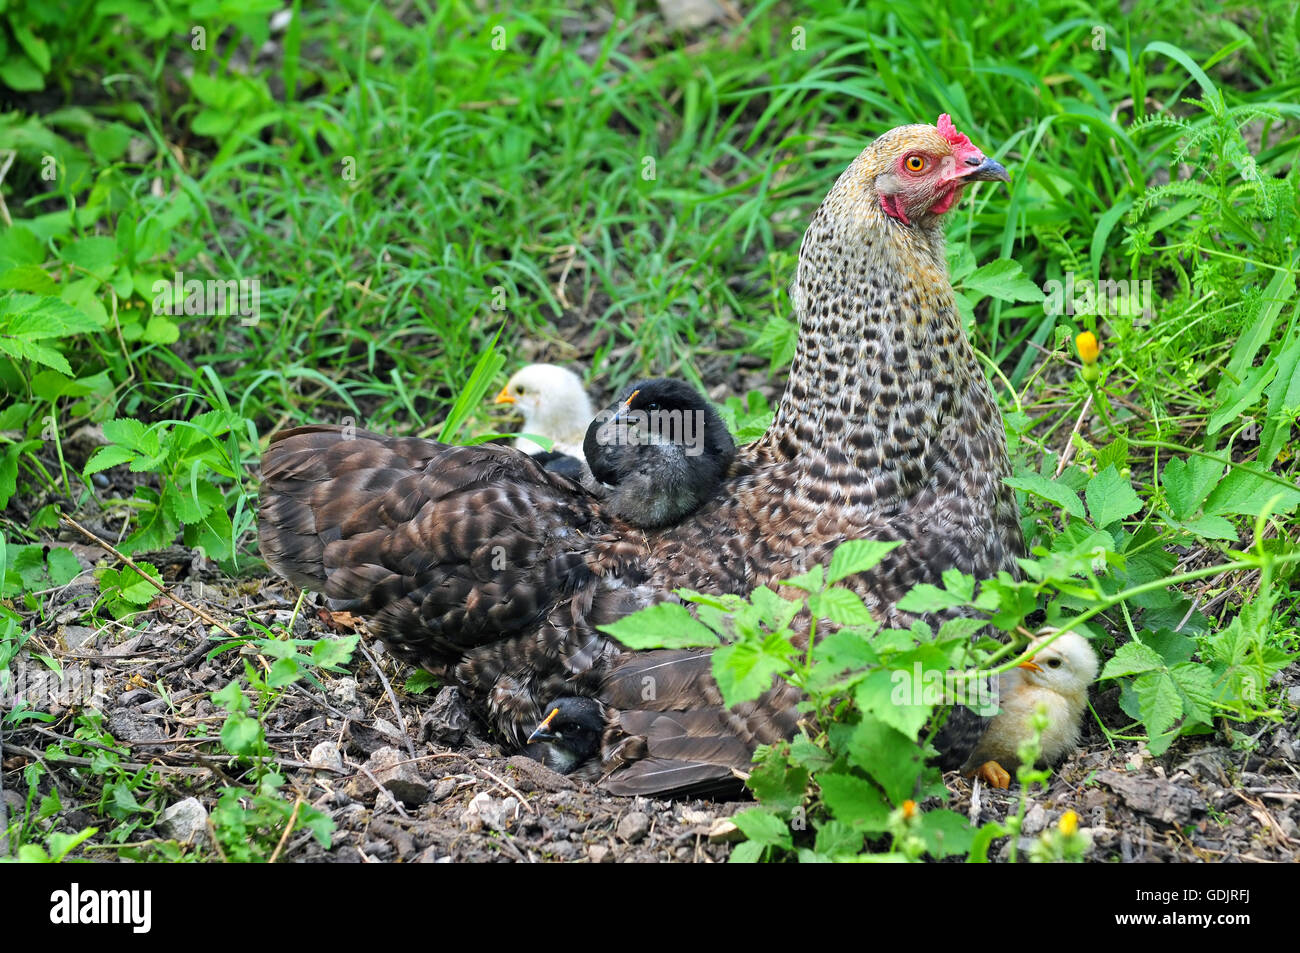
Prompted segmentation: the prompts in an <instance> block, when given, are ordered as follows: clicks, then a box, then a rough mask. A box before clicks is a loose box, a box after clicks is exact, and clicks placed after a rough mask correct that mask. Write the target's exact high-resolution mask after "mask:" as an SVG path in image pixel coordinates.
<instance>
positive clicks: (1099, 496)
mask: <svg viewBox="0 0 1300 953" xmlns="http://www.w3.org/2000/svg"><path fill="white" fill-rule="evenodd" d="M1085 495H1086V496H1087V499H1088V513H1089V514H1090V515H1091V516H1092V521H1093V523H1094V524H1095V525H1096V526H1097V527H1098V528H1102V527H1106V526H1109V525H1110V524H1111V523H1114V522H1117V521H1119V520H1122V519H1124V518H1125V517H1127V516H1132V515H1133V514H1134V513H1136V512H1137V511H1138V510H1140V509H1142V500H1141V498H1139V497H1138V495H1137V493H1135V492H1134V491H1133V487H1132V485H1131V484H1130V483H1129V481H1128V480H1126V479H1124V477H1122V476H1120V475H1119V471H1118V470H1116V469H1115V467H1114V466H1109V467H1107V468H1106V469H1105V470H1102V471H1101V472H1100V473H1098V474H1097V475H1096V476H1095V477H1093V478H1092V480H1091V481H1090V482H1089V483H1088V489H1087V491H1086V493H1085Z"/></svg>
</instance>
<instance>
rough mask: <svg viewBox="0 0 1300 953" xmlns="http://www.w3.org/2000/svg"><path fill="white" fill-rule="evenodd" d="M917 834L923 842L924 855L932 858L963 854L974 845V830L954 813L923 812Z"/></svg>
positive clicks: (961, 817)
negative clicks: (926, 854)
mask: <svg viewBox="0 0 1300 953" xmlns="http://www.w3.org/2000/svg"><path fill="white" fill-rule="evenodd" d="M917 833H919V834H920V835H921V839H922V840H923V841H925V850H926V853H928V854H929V855H930V856H931V857H934V858H942V857H950V856H952V855H953V854H965V853H967V852H968V851H969V850H970V849H971V847H972V845H973V844H974V843H975V829H974V828H973V827H971V826H970V822H969V821H968V820H966V818H964V817H963V816H962V815H960V814H958V813H956V812H955V811H947V810H937V811H923V812H922V813H921V817H920V823H919V824H918V825H917Z"/></svg>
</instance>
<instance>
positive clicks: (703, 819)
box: [682, 808, 713, 826]
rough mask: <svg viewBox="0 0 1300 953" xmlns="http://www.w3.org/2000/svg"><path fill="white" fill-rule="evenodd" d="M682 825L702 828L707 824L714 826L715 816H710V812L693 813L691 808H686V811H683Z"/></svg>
mask: <svg viewBox="0 0 1300 953" xmlns="http://www.w3.org/2000/svg"><path fill="white" fill-rule="evenodd" d="M682 823H683V824H697V825H700V826H703V825H705V824H712V823H713V815H712V814H710V813H709V812H708V811H692V810H691V809H690V808H686V809H685V810H684V811H682Z"/></svg>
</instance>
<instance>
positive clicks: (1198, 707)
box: [1169, 662, 1214, 725]
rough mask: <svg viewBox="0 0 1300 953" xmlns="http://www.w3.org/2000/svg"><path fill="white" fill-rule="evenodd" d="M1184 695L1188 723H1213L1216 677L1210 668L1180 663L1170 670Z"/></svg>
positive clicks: (1183, 702)
mask: <svg viewBox="0 0 1300 953" xmlns="http://www.w3.org/2000/svg"><path fill="white" fill-rule="evenodd" d="M1169 675H1170V677H1171V678H1172V679H1173V680H1174V684H1175V685H1176V686H1177V688H1178V691H1179V693H1180V694H1181V695H1182V708H1183V712H1184V713H1185V714H1186V716H1187V719H1188V721H1193V722H1199V723H1200V724H1203V725H1208V724H1210V723H1211V718H1212V713H1213V705H1214V676H1213V674H1212V673H1211V672H1210V670H1209V668H1207V667H1206V666H1204V665H1199V664H1197V663H1196V662H1179V663H1178V664H1177V665H1174V666H1172V667H1171V668H1170V669H1169Z"/></svg>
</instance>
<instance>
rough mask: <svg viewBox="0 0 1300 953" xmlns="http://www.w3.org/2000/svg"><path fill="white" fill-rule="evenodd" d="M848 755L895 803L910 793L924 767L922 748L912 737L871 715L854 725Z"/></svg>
mask: <svg viewBox="0 0 1300 953" xmlns="http://www.w3.org/2000/svg"><path fill="white" fill-rule="evenodd" d="M848 755H849V760H850V761H851V762H852V763H853V764H855V765H856V766H857V767H859V768H861V769H862V770H863V771H865V772H866V773H867V774H869V775H871V777H872V778H873V779H874V780H875V782H876V783H877V784H879V785H880V786H881V787H882V788H883V789H884V791H885V796H886V797H888V798H889V800H890V801H892V802H893V803H894V804H901V803H902V802H903V800H904V799H905V798H908V797H911V796H912V795H913V792H914V791H915V790H916V781H917V778H918V777H919V776H920V774H921V772H922V771H923V770H924V768H925V761H924V758H923V756H922V752H921V749H920V748H919V747H918V746H917V745H916V743H915V742H914V741H913V740H912V739H911V738H909V737H908V736H907V735H905V734H903V733H902V732H900V731H898V730H897V729H895V728H893V727H891V726H890V725H887V724H885V723H884V722H882V721H880V720H879V719H877V718H875V717H873V716H871V715H864V716H863V718H862V721H860V722H859V723H858V725H857V727H856V728H854V729H853V734H852V736H851V737H850V739H849V747H848Z"/></svg>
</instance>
